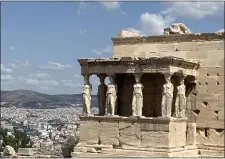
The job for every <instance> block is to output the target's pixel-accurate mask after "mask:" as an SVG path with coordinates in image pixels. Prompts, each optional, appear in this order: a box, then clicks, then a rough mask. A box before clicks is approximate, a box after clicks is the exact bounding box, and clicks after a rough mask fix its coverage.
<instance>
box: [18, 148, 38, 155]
mask: <svg viewBox="0 0 225 159" xmlns="http://www.w3.org/2000/svg"><path fill="white" fill-rule="evenodd" d="M17 154H18V155H20V156H33V155H34V151H33V149H32V148H19V149H18V153H17Z"/></svg>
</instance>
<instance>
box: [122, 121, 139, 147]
mask: <svg viewBox="0 0 225 159" xmlns="http://www.w3.org/2000/svg"><path fill="white" fill-rule="evenodd" d="M140 139H141V132H140V124H139V123H137V122H132V121H125V122H119V142H120V144H121V145H129V146H140Z"/></svg>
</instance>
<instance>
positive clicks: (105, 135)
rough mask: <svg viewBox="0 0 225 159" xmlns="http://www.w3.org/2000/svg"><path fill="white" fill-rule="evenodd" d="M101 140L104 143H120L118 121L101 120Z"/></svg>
mask: <svg viewBox="0 0 225 159" xmlns="http://www.w3.org/2000/svg"><path fill="white" fill-rule="evenodd" d="M99 126H100V129H99V136H98V137H99V140H100V143H101V144H103V145H119V126H118V122H116V121H101V122H100V125H99Z"/></svg>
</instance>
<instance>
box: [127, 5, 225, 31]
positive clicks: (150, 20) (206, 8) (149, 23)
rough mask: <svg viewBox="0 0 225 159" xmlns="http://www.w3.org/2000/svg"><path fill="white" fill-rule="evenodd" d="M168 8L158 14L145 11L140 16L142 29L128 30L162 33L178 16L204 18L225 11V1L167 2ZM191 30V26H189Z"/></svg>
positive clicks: (132, 29) (131, 29)
mask: <svg viewBox="0 0 225 159" xmlns="http://www.w3.org/2000/svg"><path fill="white" fill-rule="evenodd" d="M165 4H166V5H167V8H166V9H165V10H163V11H161V12H160V13H158V14H151V13H148V12H146V13H143V14H142V15H141V16H140V19H139V22H140V29H135V28H129V29H127V30H128V31H129V30H130V31H133V32H136V33H142V34H145V35H162V34H163V30H164V28H166V27H170V25H171V23H173V22H175V21H176V20H177V18H178V17H188V18H193V19H197V20H199V19H202V18H205V17H207V16H213V15H217V14H220V13H223V12H224V8H223V2H204V3H203V2H166V3H165ZM188 30H189V31H191V29H190V28H188Z"/></svg>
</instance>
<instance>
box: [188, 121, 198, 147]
mask: <svg viewBox="0 0 225 159" xmlns="http://www.w3.org/2000/svg"><path fill="white" fill-rule="evenodd" d="M196 136H197V134H196V123H188V124H187V140H186V141H187V145H196Z"/></svg>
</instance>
